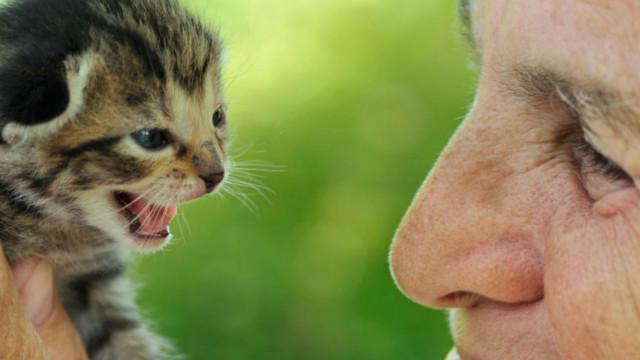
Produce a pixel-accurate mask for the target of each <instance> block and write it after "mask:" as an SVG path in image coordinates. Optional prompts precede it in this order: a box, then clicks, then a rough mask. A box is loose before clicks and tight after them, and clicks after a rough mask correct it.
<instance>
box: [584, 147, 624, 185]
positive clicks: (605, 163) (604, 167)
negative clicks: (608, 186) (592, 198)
mask: <svg viewBox="0 0 640 360" xmlns="http://www.w3.org/2000/svg"><path fill="white" fill-rule="evenodd" d="M574 153H575V157H576V160H577V161H578V165H579V167H580V170H581V171H582V172H583V173H584V172H589V173H594V172H595V173H600V174H602V175H604V176H606V177H607V178H608V179H610V180H612V181H620V180H629V181H631V177H630V176H629V174H627V172H626V171H624V170H623V169H622V167H620V165H618V164H616V163H615V162H614V161H613V160H611V159H609V158H607V157H606V156H604V155H603V154H602V153H600V152H599V151H598V150H596V149H595V148H594V147H593V145H591V144H590V143H589V142H587V141H586V140H585V139H584V137H582V138H581V140H580V141H579V142H578V143H577V144H575V145H574Z"/></svg>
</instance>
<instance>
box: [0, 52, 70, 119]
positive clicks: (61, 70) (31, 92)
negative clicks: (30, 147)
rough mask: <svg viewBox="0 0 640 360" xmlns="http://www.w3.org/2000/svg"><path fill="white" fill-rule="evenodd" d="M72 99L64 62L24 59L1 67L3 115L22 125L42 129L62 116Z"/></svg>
mask: <svg viewBox="0 0 640 360" xmlns="http://www.w3.org/2000/svg"><path fill="white" fill-rule="evenodd" d="M69 102H70V95H69V86H68V84H67V71H66V70H65V65H64V59H59V60H54V61H51V60H47V59H34V58H28V57H26V56H23V57H21V58H18V59H13V60H12V61H10V62H9V63H8V64H5V65H4V66H0V114H1V116H2V120H3V121H6V122H9V123H16V124H19V125H26V126H32V125H39V124H43V123H46V122H48V121H51V120H53V119H55V118H57V117H58V116H60V115H62V114H63V113H64V112H65V110H66V109H67V107H68V106H69Z"/></svg>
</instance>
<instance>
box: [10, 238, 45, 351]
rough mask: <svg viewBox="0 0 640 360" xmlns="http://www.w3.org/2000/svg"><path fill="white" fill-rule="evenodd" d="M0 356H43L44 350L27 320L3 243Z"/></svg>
mask: <svg viewBox="0 0 640 360" xmlns="http://www.w3.org/2000/svg"><path fill="white" fill-rule="evenodd" d="M0 309H2V310H1V311H0V348H1V352H0V355H1V356H0V357H1V358H3V359H42V358H43V354H42V349H41V345H40V341H39V339H38V336H37V335H36V333H35V331H34V329H33V326H32V325H31V323H30V322H29V320H28V319H27V316H26V314H25V311H24V308H23V306H22V301H21V299H20V296H19V294H18V290H17V288H16V285H15V283H14V278H13V276H12V272H11V268H10V267H9V264H8V263H7V260H6V259H5V257H4V251H3V249H2V247H1V246H0Z"/></svg>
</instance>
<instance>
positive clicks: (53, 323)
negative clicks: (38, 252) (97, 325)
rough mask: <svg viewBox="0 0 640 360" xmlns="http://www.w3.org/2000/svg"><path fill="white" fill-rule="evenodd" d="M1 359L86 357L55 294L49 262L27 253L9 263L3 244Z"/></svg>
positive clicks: (75, 359) (74, 359) (80, 359)
mask: <svg viewBox="0 0 640 360" xmlns="http://www.w3.org/2000/svg"><path fill="white" fill-rule="evenodd" d="M0 359H25V360H27V359H28V360H44V359H46V360H62V359H65V360H67V359H69V360H84V359H87V355H86V352H85V349H84V346H83V344H82V341H81V339H80V335H79V334H78V332H77V331H76V329H75V327H74V326H73V323H72V322H71V319H70V318H69V316H68V315H67V313H66V312H65V310H64V308H63V307H62V304H61V302H60V299H59V297H58V294H57V291H56V288H55V281H54V275H53V269H52V268H51V266H50V265H49V264H47V263H46V262H45V261H43V260H41V259H39V258H35V257H29V258H26V259H23V260H21V261H19V262H18V263H16V264H14V265H13V266H12V267H10V266H9V264H8V263H7V261H6V259H5V257H4V252H3V251H2V248H0Z"/></svg>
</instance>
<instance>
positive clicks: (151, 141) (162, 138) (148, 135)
mask: <svg viewBox="0 0 640 360" xmlns="http://www.w3.org/2000/svg"><path fill="white" fill-rule="evenodd" d="M131 137H132V138H133V140H135V141H136V142H137V143H138V145H140V146H142V147H143V148H145V149H147V150H160V149H162V148H165V147H166V146H167V145H169V143H170V142H171V140H170V138H169V134H168V133H167V131H166V130H160V129H144V130H140V131H136V132H134V133H133V134H131Z"/></svg>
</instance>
